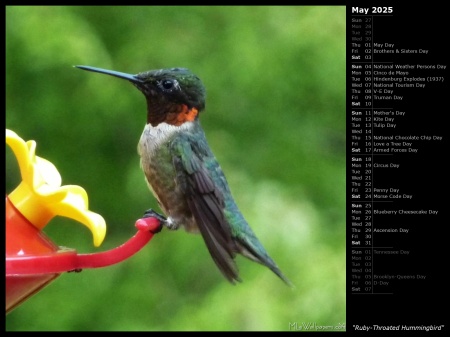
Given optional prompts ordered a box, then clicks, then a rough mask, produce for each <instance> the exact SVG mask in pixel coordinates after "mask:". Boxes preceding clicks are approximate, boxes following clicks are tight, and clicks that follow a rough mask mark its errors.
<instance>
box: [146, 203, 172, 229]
mask: <svg viewBox="0 0 450 337" xmlns="http://www.w3.org/2000/svg"><path fill="white" fill-rule="evenodd" d="M142 218H156V219H158V221H159V222H160V224H161V226H159V229H158V230H157V231H155V232H154V233H155V234H156V233H159V232H160V231H161V230H162V228H163V225H165V226H167V223H168V221H167V218H166V217H165V216H163V215H161V214H159V213H157V212H155V211H154V210H153V209H151V208H150V209H148V210H146V211H145V212H144V216H143V217H142Z"/></svg>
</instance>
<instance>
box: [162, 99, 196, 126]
mask: <svg viewBox="0 0 450 337" xmlns="http://www.w3.org/2000/svg"><path fill="white" fill-rule="evenodd" d="M197 115H198V110H197V109H196V108H190V109H189V108H188V106H187V105H185V104H181V105H179V106H178V109H177V111H174V112H169V113H168V114H167V115H166V120H165V122H166V123H167V124H171V125H175V126H180V125H181V124H183V123H185V122H192V121H193V120H195V118H196V117H197Z"/></svg>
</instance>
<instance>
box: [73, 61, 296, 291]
mask: <svg viewBox="0 0 450 337" xmlns="http://www.w3.org/2000/svg"><path fill="white" fill-rule="evenodd" d="M76 67H77V68H80V69H83V70H88V71H93V72H98V73H102V74H107V75H112V76H115V77H119V78H122V79H125V80H128V81H130V82H131V83H133V84H134V85H135V86H136V87H137V88H138V89H139V90H140V91H141V92H142V93H143V94H144V96H145V98H146V100H147V123H146V125H145V128H144V131H143V133H142V136H141V139H140V141H139V145H138V152H139V154H140V156H141V167H142V169H143V171H144V173H145V178H146V180H147V183H148V186H149V187H150V189H151V191H152V192H153V194H154V196H155V197H156V199H157V200H158V204H159V206H160V207H161V209H162V210H163V212H164V213H165V215H166V216H167V218H166V217H164V216H162V215H159V214H158V213H156V212H154V211H153V210H149V211H147V212H146V216H156V217H157V218H159V220H160V221H161V222H162V223H163V225H165V226H166V227H168V228H170V229H177V228H179V227H181V226H182V227H184V228H185V229H186V231H188V232H198V231H200V233H201V235H202V236H203V239H204V241H205V243H206V246H207V248H208V250H209V252H210V254H211V256H212V258H213V260H214V262H215V263H216V265H217V267H218V268H219V269H220V271H221V272H222V273H223V275H224V276H225V277H226V278H227V279H228V280H229V281H230V282H232V283H235V282H236V281H240V279H239V275H238V269H237V266H236V263H235V261H234V258H235V256H236V253H240V254H242V255H244V256H246V257H247V258H250V259H251V260H253V261H256V262H259V263H261V264H263V265H265V266H267V267H268V268H270V269H271V270H272V271H273V272H274V273H275V274H276V275H278V276H279V277H280V278H281V279H282V280H283V281H285V282H286V283H287V284H289V285H290V284H291V283H290V282H289V280H288V279H287V278H286V277H285V276H284V275H283V274H282V273H281V271H280V269H279V268H278V267H277V265H276V264H275V262H274V261H273V260H272V259H271V258H270V256H269V255H268V254H267V252H266V250H265V249H264V247H263V246H262V244H261V243H260V242H259V241H258V239H257V238H256V236H255V234H254V233H253V231H252V229H251V228H250V226H249V225H248V223H247V221H246V220H245V219H244V217H243V216H242V214H241V212H240V211H239V209H238V207H237V205H236V203H235V201H234V199H233V197H232V195H231V192H230V189H229V187H228V183H227V181H226V179H225V175H224V174H223V172H222V169H221V168H220V166H219V163H218V162H217V160H216V158H215V157H214V154H213V153H212V151H211V149H210V148H209V146H208V143H207V141H206V137H205V133H204V132H203V129H202V127H201V126H200V122H199V118H198V117H199V113H200V112H201V111H202V110H203V109H204V108H205V96H206V95H205V88H204V86H203V84H202V82H201V80H200V79H199V78H198V77H197V76H196V75H194V74H193V73H192V72H190V71H189V70H188V69H186V68H170V69H160V70H151V71H147V72H142V73H139V74H137V75H131V74H126V73H121V72H117V71H112V70H105V69H100V68H94V67H89V66H76Z"/></svg>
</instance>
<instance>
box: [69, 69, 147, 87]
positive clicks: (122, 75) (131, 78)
mask: <svg viewBox="0 0 450 337" xmlns="http://www.w3.org/2000/svg"><path fill="white" fill-rule="evenodd" d="M75 67H76V68H80V69H83V70H87V71H93V72H95V73H100V74H106V75H111V76H115V77H118V78H123V79H125V80H128V81H130V82H132V83H143V81H142V80H141V79H139V78H138V77H136V75H131V74H127V73H121V72H119V71H114V70H107V69H102V68H95V67H90V66H75Z"/></svg>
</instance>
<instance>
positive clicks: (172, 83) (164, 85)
mask: <svg viewBox="0 0 450 337" xmlns="http://www.w3.org/2000/svg"><path fill="white" fill-rule="evenodd" d="M158 86H159V87H160V88H161V89H162V90H164V91H172V89H175V88H177V87H178V81H177V80H162V81H160V82H158Z"/></svg>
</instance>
